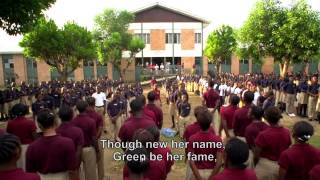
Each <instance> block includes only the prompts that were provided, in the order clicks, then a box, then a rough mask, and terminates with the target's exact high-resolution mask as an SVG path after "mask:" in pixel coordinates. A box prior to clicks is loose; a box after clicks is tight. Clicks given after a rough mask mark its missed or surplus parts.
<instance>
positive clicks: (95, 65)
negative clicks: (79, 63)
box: [93, 61, 98, 79]
mask: <svg viewBox="0 0 320 180" xmlns="http://www.w3.org/2000/svg"><path fill="white" fill-rule="evenodd" d="M97 63H98V62H97V61H94V62H93V77H94V79H98V75H97Z"/></svg>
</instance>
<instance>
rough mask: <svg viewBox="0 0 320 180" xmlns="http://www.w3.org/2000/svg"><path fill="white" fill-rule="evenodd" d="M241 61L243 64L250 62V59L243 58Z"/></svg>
mask: <svg viewBox="0 0 320 180" xmlns="http://www.w3.org/2000/svg"><path fill="white" fill-rule="evenodd" d="M240 63H242V64H249V60H248V59H242V60H241V61H240Z"/></svg>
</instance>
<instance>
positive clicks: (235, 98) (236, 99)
mask: <svg viewBox="0 0 320 180" xmlns="http://www.w3.org/2000/svg"><path fill="white" fill-rule="evenodd" d="M239 102H240V98H239V96H237V95H232V96H231V98H230V104H231V105H233V106H237V105H238V104H239Z"/></svg>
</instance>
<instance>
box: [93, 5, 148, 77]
mask: <svg viewBox="0 0 320 180" xmlns="http://www.w3.org/2000/svg"><path fill="white" fill-rule="evenodd" d="M133 20H134V15H133V14H132V13H130V12H128V11H116V10H113V9H106V10H105V11H104V12H103V13H102V14H100V15H98V16H96V18H95V31H94V37H95V39H96V42H97V43H98V57H99V61H100V62H103V63H105V62H110V63H111V64H112V65H113V66H114V67H115V68H117V69H118V70H120V65H121V59H122V57H123V52H124V51H128V53H129V58H128V59H127V60H128V63H127V67H129V65H130V64H131V63H132V62H133V59H134V57H135V55H136V54H137V53H138V52H139V51H141V50H142V49H143V48H144V47H145V45H144V42H143V41H142V40H141V39H140V38H136V37H133V35H132V34H130V33H129V32H128V28H129V24H130V23H132V22H133ZM124 70H125V69H124ZM124 72H125V71H124ZM124 72H123V73H124Z"/></svg>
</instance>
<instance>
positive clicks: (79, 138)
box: [56, 105, 84, 169]
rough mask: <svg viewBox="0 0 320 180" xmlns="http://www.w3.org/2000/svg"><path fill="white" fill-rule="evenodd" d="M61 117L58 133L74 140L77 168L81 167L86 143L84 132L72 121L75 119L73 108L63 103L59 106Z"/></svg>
mask: <svg viewBox="0 0 320 180" xmlns="http://www.w3.org/2000/svg"><path fill="white" fill-rule="evenodd" d="M58 114H59V118H60V120H61V124H60V126H59V127H58V128H57V129H56V132H57V134H59V135H61V136H63V137H67V138H70V139H72V140H73V143H74V147H75V150H76V160H77V168H78V169H79V168H80V163H81V153H82V147H83V144H84V137H83V132H82V130H81V129H80V128H78V127H76V126H74V125H73V124H72V123H71V120H72V119H73V115H74V113H73V109H72V108H71V107H70V106H68V105H62V106H61V107H60V108H59V112H58Z"/></svg>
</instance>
